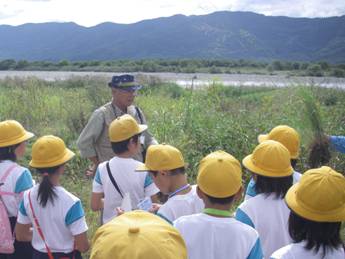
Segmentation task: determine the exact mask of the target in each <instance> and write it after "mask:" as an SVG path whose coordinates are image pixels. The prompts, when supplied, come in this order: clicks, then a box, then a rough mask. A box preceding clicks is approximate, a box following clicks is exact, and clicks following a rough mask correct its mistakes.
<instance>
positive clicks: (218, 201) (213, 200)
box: [204, 193, 236, 205]
mask: <svg viewBox="0 0 345 259" xmlns="http://www.w3.org/2000/svg"><path fill="white" fill-rule="evenodd" d="M204 194H205V195H206V197H207V199H208V200H209V201H210V203H212V204H220V205H226V204H230V203H232V202H233V201H234V198H235V196H236V195H232V196H229V197H225V198H215V197H211V196H209V195H207V194H206V193H204Z"/></svg>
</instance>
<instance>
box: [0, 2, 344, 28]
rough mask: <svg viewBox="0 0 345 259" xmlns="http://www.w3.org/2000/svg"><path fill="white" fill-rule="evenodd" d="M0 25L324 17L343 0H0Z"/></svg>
mask: <svg viewBox="0 0 345 259" xmlns="http://www.w3.org/2000/svg"><path fill="white" fill-rule="evenodd" d="M0 10H1V12H0V24H13V25H18V24H22V23H28V22H35V23H38V22H49V21H66V22H68V21H74V22H76V23H78V24H81V25H84V26H93V25H96V24H99V23H102V22H117V23H133V22H137V21H140V20H143V19H151V18H156V17H162V16H171V15H174V14H185V15H192V14H196V15H199V14H206V13H211V12H214V11H220V10H228V11H252V12H258V13H262V14H265V15H284V16H293V17H325V16H335V15H343V14H345V1H344V0H328V1H327V2H326V1H325V0H290V1H285V0H188V1H186V0H175V1H174V0H145V1H143V0H126V1H122V0H121V1H116V0H0Z"/></svg>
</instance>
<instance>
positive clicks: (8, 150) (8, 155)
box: [0, 143, 21, 162]
mask: <svg viewBox="0 0 345 259" xmlns="http://www.w3.org/2000/svg"><path fill="white" fill-rule="evenodd" d="M20 144H21V143H19V144H15V145H13V146H9V147H0V161H4V160H11V161H13V162H15V161H16V160H17V156H16V154H15V152H14V151H15V150H16V148H17V147H18V146H19V145H20Z"/></svg>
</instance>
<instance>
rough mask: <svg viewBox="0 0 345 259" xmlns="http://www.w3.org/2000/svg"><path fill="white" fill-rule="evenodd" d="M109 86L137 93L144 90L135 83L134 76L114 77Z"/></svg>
mask: <svg viewBox="0 0 345 259" xmlns="http://www.w3.org/2000/svg"><path fill="white" fill-rule="evenodd" d="M108 86H109V87H114V88H118V89H122V90H127V91H135V90H139V89H141V88H142V85H140V84H139V83H137V82H135V81H134V76H132V75H120V76H113V77H112V79H111V82H109V83H108Z"/></svg>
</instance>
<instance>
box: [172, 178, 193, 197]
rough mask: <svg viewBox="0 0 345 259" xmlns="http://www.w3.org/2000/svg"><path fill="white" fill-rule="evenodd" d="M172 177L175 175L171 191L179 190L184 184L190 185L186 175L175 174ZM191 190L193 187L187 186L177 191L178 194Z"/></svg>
mask: <svg viewBox="0 0 345 259" xmlns="http://www.w3.org/2000/svg"><path fill="white" fill-rule="evenodd" d="M172 177H174V178H173V179H172V183H171V186H170V189H169V191H170V193H173V192H175V191H177V190H178V189H180V188H183V186H186V185H188V181H187V177H186V175H175V176H172ZM190 190H191V187H189V188H186V189H184V190H182V191H180V192H178V193H176V195H181V194H186V193H189V192H190Z"/></svg>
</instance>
